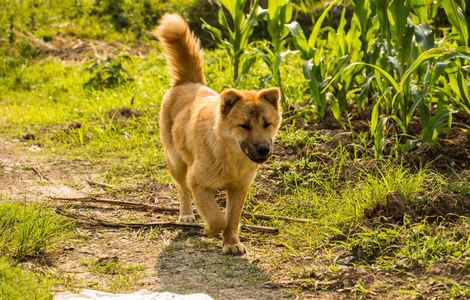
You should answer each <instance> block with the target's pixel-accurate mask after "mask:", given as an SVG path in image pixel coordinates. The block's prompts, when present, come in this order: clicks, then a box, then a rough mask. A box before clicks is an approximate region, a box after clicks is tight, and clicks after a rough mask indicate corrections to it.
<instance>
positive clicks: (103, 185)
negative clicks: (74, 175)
mask: <svg viewBox="0 0 470 300" xmlns="http://www.w3.org/2000/svg"><path fill="white" fill-rule="evenodd" d="M85 181H86V183H88V184H89V185H90V186H98V187H101V188H104V189H111V190H115V189H116V188H115V187H114V186H112V185H110V184H107V183H104V182H97V181H93V180H91V179H85Z"/></svg>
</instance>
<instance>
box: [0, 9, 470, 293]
mask: <svg viewBox="0 0 470 300" xmlns="http://www.w3.org/2000/svg"><path fill="white" fill-rule="evenodd" d="M105 2H106V1H105ZM108 2H109V3H111V2H110V1H108ZM108 2H106V3H108ZM118 2H119V1H118ZM15 3H16V2H15ZM18 3H20V2H18ZM25 3H26V4H25ZM28 3H29V4H28ZM31 3H33V2H29V1H25V2H24V3H23V4H11V3H9V2H8V3H7V2H2V4H1V5H0V8H6V9H5V10H4V11H7V12H9V14H7V13H4V14H3V15H2V16H1V18H0V20H1V27H0V32H4V33H8V34H7V35H4V36H6V37H8V38H9V39H10V41H7V40H5V43H4V45H3V46H2V55H1V57H0V78H1V79H0V124H1V126H0V171H1V172H0V201H1V202H0V232H1V239H0V253H1V256H2V257H1V259H0V279H2V280H0V282H1V283H0V299H20V298H25V299H26V298H37V299H47V298H50V297H51V295H52V294H53V293H55V292H58V291H64V290H73V291H76V290H78V289H80V288H93V289H101V290H108V291H116V292H124V291H134V290H137V289H140V288H146V289H149V290H170V291H174V292H181V293H189V292H206V293H208V294H209V295H211V296H213V297H214V298H216V299H239V298H243V297H253V295H258V296H259V298H260V299H279V298H282V297H286V298H306V299H310V298H318V299H325V298H328V297H329V298H333V299H337V298H344V299H350V298H377V299H392V298H403V299H408V298H417V299H420V298H432V297H436V298H439V299H440V298H443V299H451V298H462V299H463V298H466V297H469V296H470V286H469V285H468V282H469V279H470V278H469V269H468V268H469V263H470V260H469V255H470V236H469V232H470V220H469V216H470V214H469V211H470V187H469V186H470V184H469V180H470V169H469V168H470V165H469V160H468V153H470V152H469V151H470V135H469V133H470V132H469V126H468V124H469V123H468V120H469V115H468V114H466V113H465V112H463V113H462V112H459V113H456V114H455V116H454V119H453V121H454V122H453V124H454V125H453V126H452V128H451V129H448V130H447V132H444V133H443V134H442V135H440V136H439V138H437V139H436V141H435V143H430V144H425V145H424V146H421V147H414V146H413V147H411V146H410V147H411V149H412V151H408V152H406V151H402V150H398V149H403V148H404V147H405V146H403V145H402V144H400V142H399V141H398V138H397V140H393V139H391V141H390V140H388V141H387V142H386V145H385V146H384V147H385V148H387V147H388V149H392V150H391V153H392V154H391V155H386V156H377V151H376V150H375V148H374V147H375V146H374V138H373V137H372V136H371V134H370V120H369V119H368V118H369V116H368V115H367V116H365V117H364V116H361V112H359V111H354V110H352V111H351V112H350V117H349V118H348V120H347V121H345V123H344V124H340V123H338V122H337V121H336V120H335V118H334V116H333V115H332V113H328V112H326V115H325V117H324V119H322V120H321V121H318V120H317V119H316V118H314V117H312V111H311V110H309V107H308V106H306V105H304V103H305V102H306V101H307V99H308V98H309V97H310V96H309V93H310V89H309V83H308V80H307V79H305V78H304V77H303V72H302V60H301V59H300V58H299V57H297V56H294V55H289V56H286V57H285V60H284V63H283V64H282V65H281V72H280V74H282V84H283V90H284V96H285V99H286V101H287V102H288V103H289V105H290V106H291V107H292V109H291V110H286V111H285V112H284V122H283V124H282V126H281V131H280V133H279V135H278V137H277V140H276V143H277V145H276V148H275V153H274V155H273V157H272V158H271V159H270V160H269V161H268V162H267V163H266V164H264V165H263V166H262V167H261V169H260V172H259V174H258V176H257V179H256V182H255V184H254V185H253V187H252V188H251V190H250V194H249V198H248V200H247V203H246V207H245V212H247V213H250V214H252V215H253V216H252V217H250V216H246V217H244V220H243V223H246V224H254V225H265V226H274V227H277V228H278V229H279V234H277V235H269V234H262V233H252V232H242V234H241V239H242V241H243V242H244V243H245V244H246V245H247V246H248V254H247V255H246V256H245V257H243V258H234V257H228V256H223V255H222V254H221V241H220V240H218V239H211V238H208V237H205V236H203V235H201V233H200V232H198V231H194V230H181V229H162V228H154V229H151V230H133V229H108V228H101V227H89V226H84V225H83V224H82V225H80V224H78V225H75V224H74V223H71V222H70V220H69V219H67V218H65V217H62V216H58V215H56V214H55V213H54V208H56V207H58V206H59V207H60V208H61V209H62V211H63V210H66V211H68V212H70V213H75V214H82V215H85V216H88V217H91V218H101V219H108V220H113V221H121V222H126V221H128V222H131V221H155V220H176V216H175V215H171V214H166V213H164V214H160V213H157V212H148V211H147V212H143V211H133V210H128V209H127V208H124V207H118V206H107V205H101V204H100V205H94V206H93V205H92V204H90V203H87V202H83V203H75V202H74V203H70V202H66V201H65V202H64V201H62V202H60V201H53V200H51V199H50V197H51V196H56V197H69V198H80V197H84V196H90V195H94V196H95V197H101V198H109V199H115V200H122V201H129V202H136V203H143V204H152V205H153V204H157V205H166V206H174V205H175V201H176V190H175V187H174V185H173V183H172V181H171V178H170V176H169V174H168V172H167V170H166V166H165V160H164V156H163V151H162V145H161V143H160V140H159V126H158V111H159V106H160V102H161V99H162V97H163V94H164V92H165V91H166V90H167V89H168V86H169V73H168V70H167V66H166V63H165V60H164V57H163V54H162V53H161V50H160V49H159V46H158V44H157V42H155V41H152V40H148V39H147V38H146V37H145V30H146V29H147V28H146V27H145V26H146V25H145V22H143V23H141V24H140V25H139V24H137V23H136V24H134V23H133V24H134V25H132V26H131V27H130V28H131V29H129V30H125V31H120V30H119V29H118V27H116V26H111V25H109V24H114V23H112V20H111V21H110V20H109V19H106V17H103V14H104V13H103V14H102V15H100V14H99V13H96V14H92V13H90V9H91V6H90V3H89V2H87V1H84V2H83V3H82V2H81V1H75V2H74V3H75V4H73V6H72V8H70V10H68V11H69V13H65V10H64V9H65V8H64V7H63V6H61V5H59V4H57V5H55V6H53V7H55V8H54V9H52V8H49V9H46V8H44V6H43V5H39V4H38V5H37V7H35V8H34V9H33V8H32V7H34V5H33V4H31ZM80 3H82V4H80ZM126 3H128V2H126ZM170 3H173V2H172V1H170ZM15 5H16V6H15ZM21 5H23V6H24V5H33V6H31V7H29V8H30V9H32V11H33V12H35V14H34V18H36V19H35V24H34V26H33V25H32V24H31V22H32V21H31V18H32V17H31V16H29V19H28V18H21V14H20V13H18V16H16V15H15V14H14V13H12V12H19V9H20V8H23V9H25V8H27V7H20V6H21ZM80 5H81V6H80ZM168 5H170V4H168ZM123 7H124V8H125V9H126V11H127V12H128V13H129V12H132V11H133V10H132V9H134V8H135V7H137V6H135V7H134V8H132V7H133V6H131V5H130V4H129V3H128V6H123ZM101 8H102V6H100V7H99V9H101ZM131 8H132V9H131ZM162 9H168V8H162ZM74 13H75V14H74ZM70 14H71V15H70ZM11 16H14V17H11ZM51 16H53V17H51ZM26 20H29V21H26ZM131 20H132V19H131ZM72 21H73V22H72ZM115 21H116V20H115ZM66 22H69V23H66ZM64 23H66V24H67V25H64ZM11 24H13V25H11ZM10 25H11V26H10ZM12 26H13V27H14V29H12ZM139 32H140V33H139ZM2 41H3V40H2ZM204 54H205V72H206V76H207V81H208V85H209V86H210V87H211V88H213V89H214V90H216V91H222V90H223V89H224V88H226V87H229V86H231V85H232V84H233V83H232V79H233V78H232V73H231V64H230V61H229V59H228V57H227V55H226V54H225V52H224V51H222V50H206V51H205V53H204ZM467 72H468V70H467ZM270 74H271V73H270V71H269V68H267V67H266V65H265V64H264V63H263V61H262V60H261V59H258V60H257V61H256V62H255V63H254V65H253V66H252V68H251V70H250V72H249V73H246V74H243V76H242V77H241V78H240V79H239V81H238V83H237V85H238V86H240V87H243V88H244V89H259V88H262V87H267V86H271V85H274V84H275V83H274V82H273V80H274V79H272V78H271V76H270ZM370 110H372V107H370ZM369 115H370V114H369ZM387 143H388V144H387ZM409 143H413V140H412V139H411V141H410V142H409ZM396 145H400V147H394V146H396ZM393 149H394V150H393ZM394 151H395V152H394ZM466 155H467V156H466ZM90 178H91V180H90ZM96 182H98V183H102V184H101V185H100V184H96ZM93 183H95V184H93ZM219 198H220V199H221V205H223V203H224V200H223V194H220V195H219ZM255 214H269V215H272V216H274V218H273V219H272V220H259V219H258V218H256V217H255V216H254V215H255ZM280 217H289V218H295V219H303V220H302V221H287V220H283V219H282V218H280ZM26 287H29V288H26Z"/></svg>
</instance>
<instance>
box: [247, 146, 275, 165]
mask: <svg viewBox="0 0 470 300" xmlns="http://www.w3.org/2000/svg"><path fill="white" fill-rule="evenodd" d="M240 147H241V148H242V151H243V153H245V155H246V156H248V158H249V159H250V160H251V161H253V162H255V163H257V164H262V163H264V162H266V161H267V160H268V159H269V157H270V156H271V154H272V153H271V150H270V151H269V152H268V153H267V154H263V155H260V154H259V153H258V152H257V151H256V149H255V148H254V147H253V146H250V145H246V144H243V143H241V144H240Z"/></svg>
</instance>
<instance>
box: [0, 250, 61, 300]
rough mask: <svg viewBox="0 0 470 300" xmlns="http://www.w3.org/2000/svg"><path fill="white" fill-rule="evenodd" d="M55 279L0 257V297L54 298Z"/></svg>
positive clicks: (4, 298) (6, 298)
mask: <svg viewBox="0 0 470 300" xmlns="http://www.w3.org/2000/svg"><path fill="white" fill-rule="evenodd" d="M52 285H53V280H51V279H50V278H49V277H48V276H44V275H43V274H37V273H34V272H31V271H27V270H24V269H22V268H20V267H18V266H15V265H14V264H11V263H9V262H7V261H5V260H4V259H1V258H0V299H2V300H17V299H38V300H41V299H52V297H53V296H52V294H51V288H52Z"/></svg>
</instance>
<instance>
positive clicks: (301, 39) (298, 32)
mask: <svg viewBox="0 0 470 300" xmlns="http://www.w3.org/2000/svg"><path fill="white" fill-rule="evenodd" d="M285 26H286V27H287V28H288V29H289V31H290V33H291V35H292V41H293V42H294V45H295V48H296V49H298V50H299V51H300V53H301V57H302V59H304V60H309V59H311V58H312V57H313V50H312V49H311V48H310V47H309V45H308V43H307V39H306V38H305V35H304V31H303V30H302V27H300V25H299V23H297V21H293V22H291V23H289V24H286V25H285Z"/></svg>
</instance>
